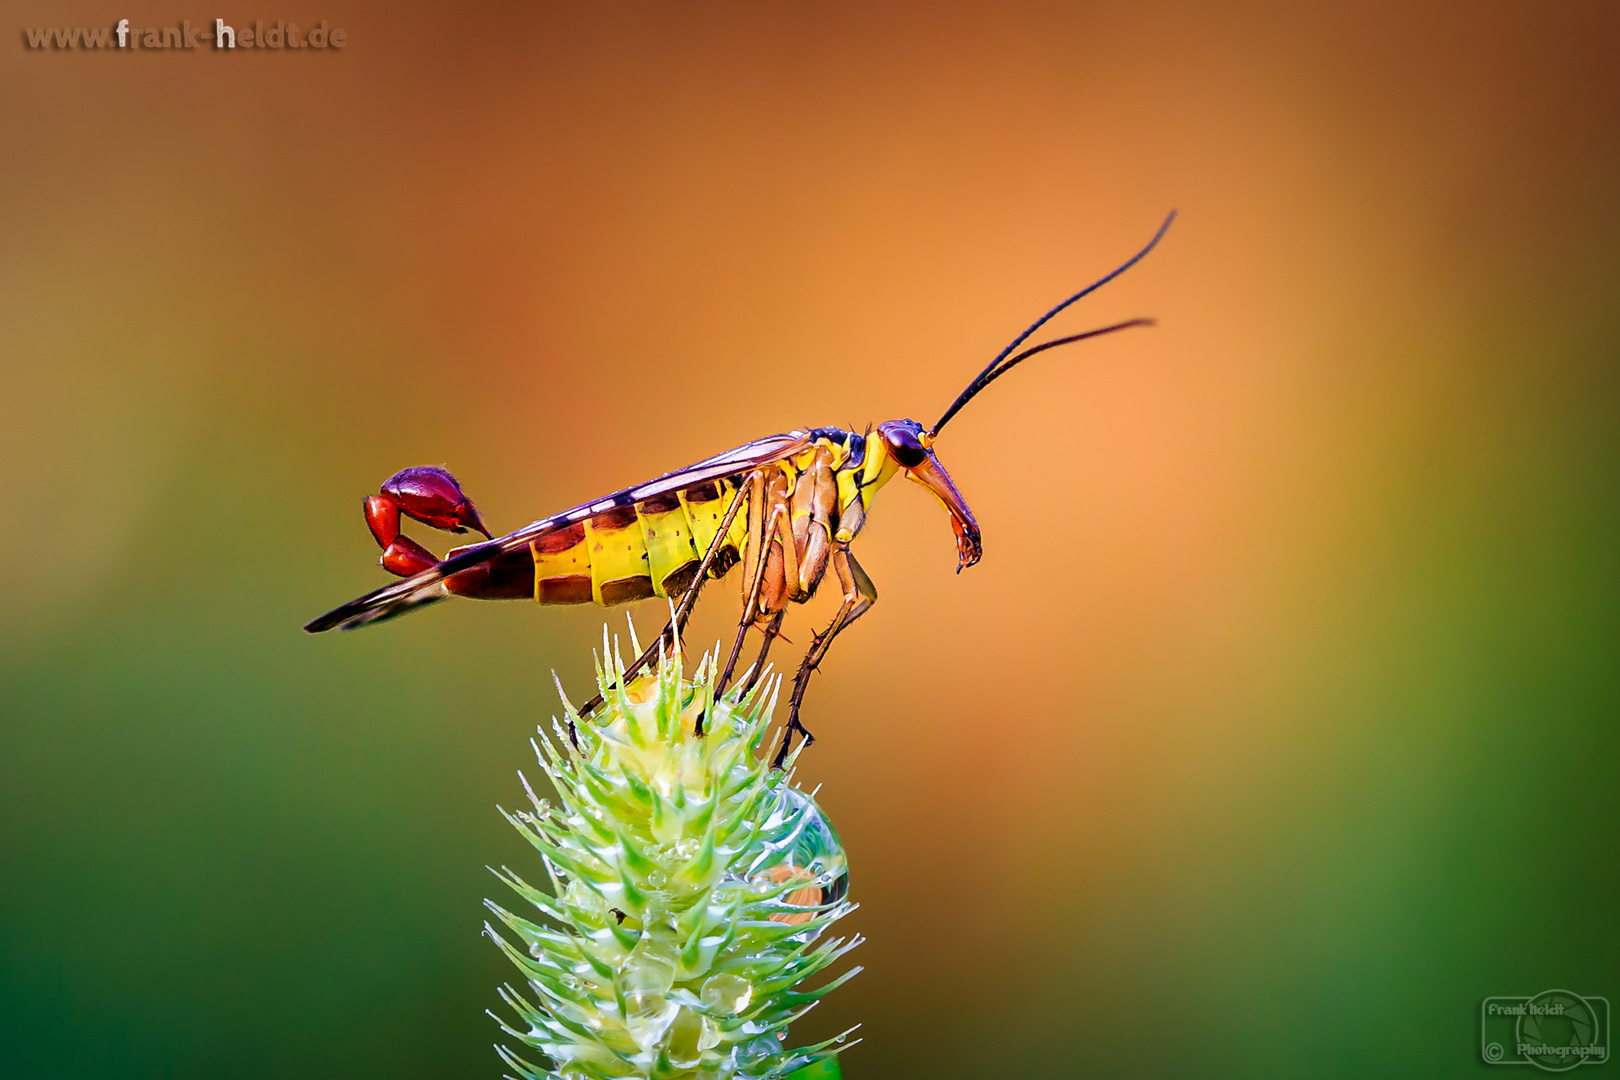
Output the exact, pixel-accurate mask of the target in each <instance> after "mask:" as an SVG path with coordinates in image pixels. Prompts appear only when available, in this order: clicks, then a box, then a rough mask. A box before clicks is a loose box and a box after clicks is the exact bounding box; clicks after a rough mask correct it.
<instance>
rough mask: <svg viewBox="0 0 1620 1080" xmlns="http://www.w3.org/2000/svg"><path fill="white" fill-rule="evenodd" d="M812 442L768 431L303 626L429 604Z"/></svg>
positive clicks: (801, 434)
mask: <svg viewBox="0 0 1620 1080" xmlns="http://www.w3.org/2000/svg"><path fill="white" fill-rule="evenodd" d="M809 444H810V433H809V432H807V431H792V432H788V433H787V434H785V435H769V436H766V437H765V438H763V439H755V440H754V441H753V442H751V443H745V444H743V445H742V446H739V447H737V448H736V449H735V450H728V451H726V452H725V453H723V454H716V455H715V456H714V457H711V458H704V459H703V460H702V461H699V462H698V463H696V464H695V465H689V466H687V467H686V468H684V469H677V470H676V471H674V472H670V473H665V474H664V475H663V476H660V477H658V478H657V479H656V480H649V481H648V482H647V483H645V484H638V485H636V486H635V487H629V488H625V489H624V490H623V491H619V492H615V493H614V494H612V495H609V496H607V497H606V498H602V499H595V500H593V501H591V502H588V503H582V504H580V505H579V506H576V507H574V508H573V509H572V510H565V511H563V512H562V513H560V514H553V515H552V516H551V517H546V518H541V519H540V520H539V521H536V522H533V523H531V524H528V525H525V526H523V528H521V529H518V530H517V531H515V532H510V533H507V534H506V535H505V536H501V537H497V538H496V539H494V540H489V541H486V542H484V543H482V544H477V545H474V546H473V547H470V548H468V549H467V550H466V551H463V552H461V553H460V554H459V555H456V556H455V557H453V558H449V559H446V560H444V561H443V562H441V563H440V564H439V565H437V566H434V567H429V568H428V569H426V570H423V571H422V572H421V573H419V574H414V575H412V576H411V577H408V578H406V579H405V580H403V581H396V582H395V583H393V584H392V585H384V586H383V587H382V588H380V589H374V590H372V591H371V592H369V593H366V594H365V595H364V596H361V597H358V598H356V599H354V600H350V601H349V602H348V603H347V604H344V605H342V606H341V607H336V608H333V609H332V610H331V611H329V612H327V613H326V614H325V615H322V616H320V617H319V618H316V619H311V620H310V621H309V622H308V623H306V624H304V629H305V630H306V631H308V632H309V633H311V634H318V633H321V632H322V631H325V630H331V629H332V628H334V627H339V628H341V629H344V630H353V629H355V628H357V627H361V626H367V625H369V624H371V623H374V622H381V621H383V620H385V619H391V618H394V617H395V616H397V615H403V614H404V613H405V612H407V611H409V610H411V609H413V608H416V607H420V606H422V605H425V604H431V603H433V602H434V601H436V600H441V599H443V598H444V597H446V596H447V595H449V591H448V590H447V589H446V588H445V585H444V579H445V578H447V577H449V576H450V575H451V574H455V573H458V572H460V571H462V570H466V569H468V568H469V567H473V566H477V565H479V564H480V563H483V562H487V561H488V560H490V559H493V558H495V557H496V556H497V555H502V554H505V553H506V552H509V551H517V550H519V549H521V548H525V547H528V546H529V543H530V542H531V541H533V540H538V539H540V538H541V537H543V536H546V535H547V534H549V533H552V532H555V531H556V530H558V529H562V528H566V527H567V526H569V525H572V524H574V523H575V522H576V521H583V520H584V519H586V518H588V517H592V516H594V515H596V514H600V513H602V512H603V511H606V510H611V509H613V508H614V507H618V506H629V505H632V504H634V503H638V502H641V501H642V500H644V499H650V498H653V497H654V496H656V495H664V494H668V493H669V492H672V491H680V490H682V489H685V488H689V487H692V486H693V485H695V484H702V483H706V482H708V481H710V480H718V479H720V478H722V477H726V476H731V475H732V474H734V473H737V472H740V471H742V470H744V469H751V468H754V467H756V466H759V465H766V464H769V463H770V462H773V461H781V460H782V459H783V458H786V457H791V456H792V455H793V454H796V453H798V452H799V451H800V450H802V449H804V448H805V447H806V446H808V445H809Z"/></svg>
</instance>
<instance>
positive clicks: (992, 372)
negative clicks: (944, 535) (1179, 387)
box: [928, 210, 1176, 436]
mask: <svg viewBox="0 0 1620 1080" xmlns="http://www.w3.org/2000/svg"><path fill="white" fill-rule="evenodd" d="M1174 220H1176V212H1175V211H1174V210H1172V211H1170V215H1169V216H1168V217H1166V218H1165V219H1164V224H1163V225H1160V226H1159V231H1158V232H1156V233H1154V234H1153V239H1151V240H1149V241H1148V242H1147V246H1146V247H1144V248H1143V249H1142V250H1141V251H1138V252H1137V253H1136V254H1135V255H1132V256H1131V257H1130V258H1129V259H1127V260H1125V262H1124V263H1122V264H1121V265H1120V266H1119V267H1118V268H1117V269H1115V270H1114V271H1113V272H1112V273H1109V274H1107V275H1105V276H1104V277H1101V278H1098V279H1097V280H1096V281H1093V282H1092V283H1091V284H1090V285H1087V286H1086V287H1085V288H1083V289H1081V290H1080V291H1079V292H1077V293H1075V294H1074V295H1073V296H1071V297H1069V298H1068V299H1067V300H1065V301H1063V303H1061V304H1059V305H1058V306H1057V307H1055V308H1053V309H1052V310H1051V311H1048V312H1047V313H1046V314H1045V315H1042V316H1041V317H1040V318H1038V319H1036V320H1035V321H1034V322H1032V323H1030V324H1029V328H1028V329H1026V330H1025V331H1024V332H1023V333H1022V334H1019V335H1018V336H1017V337H1015V338H1013V339H1012V342H1011V343H1010V344H1009V345H1008V346H1007V347H1006V348H1005V349H1002V350H1001V352H999V353H997V354H996V358H995V359H994V360H992V361H990V363H989V364H988V365H986V367H985V369H984V370H983V371H981V372H979V374H978V375H977V376H976V377H975V378H974V380H973V381H972V382H970V383H968V384H967V388H966V389H965V390H963V391H962V392H961V393H960V394H958V395H957V397H956V400H955V401H953V402H951V407H950V408H948V409H946V410H945V415H944V416H941V417H940V418H939V422H938V423H936V424H935V425H934V426H933V428H932V429H930V430H929V432H928V434H929V435H930V436H933V435H938V434H939V431H940V429H941V428H943V427H944V426H945V424H946V422H947V421H949V420H950V418H951V417H953V416H955V415H956V414H957V413H958V412H960V411H961V410H962V406H964V405H966V404H967V403H968V402H969V401H971V400H972V399H973V395H975V394H977V393H978V392H979V391H980V390H983V389H984V388H985V387H986V386H989V385H990V384H991V383H992V382H993V381H995V380H996V379H997V378H998V377H1000V375H1001V374H1002V373H1003V372H1005V371H1007V370H1008V369H1010V368H1011V367H1012V366H1013V365H1014V364H1016V363H1018V362H1019V361H1020V360H1024V359H1027V358H1028V357H1031V356H1034V355H1035V354H1036V353H1038V352H1044V351H1045V350H1047V349H1053V348H1056V347H1057V346H1059V345H1067V344H1069V343H1070V342H1072V341H1083V340H1084V339H1086V338H1089V337H1097V336H1098V335H1099V334H1109V333H1112V332H1114V331H1115V330H1124V329H1126V328H1127V327H1131V326H1152V325H1153V320H1151V319H1132V320H1130V321H1129V322H1122V323H1116V324H1114V325H1113V326H1105V327H1103V328H1102V329H1100V330H1088V331H1086V332H1085V333H1083V334H1075V335H1073V336H1072V337H1066V338H1058V339H1057V340H1055V341H1048V342H1045V343H1043V344H1040V345H1036V346H1035V347H1033V348H1031V349H1028V350H1026V351H1024V352H1021V353H1019V354H1018V355H1017V356H1015V357H1013V358H1012V360H1010V361H1008V363H1007V364H1006V365H1004V366H1003V365H1002V363H1001V362H1002V361H1003V360H1006V359H1007V355H1008V354H1009V353H1011V352H1012V351H1013V350H1014V349H1016V348H1018V346H1020V345H1022V344H1023V343H1024V342H1025V341H1028V340H1029V336H1030V335H1031V334H1033V333H1034V332H1035V331H1037V330H1039V329H1040V328H1041V327H1043V326H1045V325H1046V324H1047V323H1048V322H1049V321H1051V319H1052V317H1053V316H1055V315H1057V314H1058V313H1059V312H1060V311H1062V310H1063V309H1064V308H1066V307H1068V306H1069V305H1070V304H1072V303H1074V302H1075V301H1076V300H1079V299H1080V298H1082V297H1084V296H1088V295H1090V294H1091V293H1094V292H1096V291H1097V290H1098V289H1100V288H1102V287H1103V286H1104V285H1106V284H1108V283H1109V282H1110V281H1113V280H1114V279H1115V278H1117V277H1119V275H1121V274H1123V273H1124V272H1125V271H1127V270H1129V269H1130V268H1131V267H1133V266H1135V265H1136V264H1137V263H1138V262H1140V261H1141V260H1142V257H1143V256H1144V255H1146V254H1147V253H1148V252H1150V251H1152V250H1153V248H1154V246H1155V245H1157V244H1158V242H1159V240H1160V238H1162V237H1163V236H1164V234H1165V232H1166V231H1167V230H1168V229H1169V228H1170V223H1171V222H1172V221H1174Z"/></svg>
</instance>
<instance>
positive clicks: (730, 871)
mask: <svg viewBox="0 0 1620 1080" xmlns="http://www.w3.org/2000/svg"><path fill="white" fill-rule="evenodd" d="M604 638H605V635H604ZM602 655H603V657H607V658H611V659H607V660H604V659H601V658H599V660H598V665H597V680H598V683H599V685H600V686H601V688H602V693H603V696H604V698H605V703H604V704H603V706H602V708H601V709H600V710H599V711H598V712H597V713H595V714H594V715H592V716H591V717H590V718H588V719H581V718H580V717H579V715H578V714H577V712H575V710H574V708H573V706H571V705H569V704H568V701H567V699H566V697H565V698H564V700H563V704H564V707H565V716H564V720H563V721H562V722H561V723H559V722H558V721H557V720H556V719H553V721H552V728H553V732H554V733H555V737H554V738H553V737H550V736H548V735H547V734H546V732H545V731H544V729H542V730H541V731H540V732H539V742H538V743H537V744H536V747H535V750H536V753H537V755H538V757H539V761H540V767H541V768H542V769H544V770H545V772H546V774H547V775H548V776H549V777H550V779H551V783H552V786H553V788H554V789H555V790H556V794H557V805H555V806H553V805H552V804H551V803H550V802H549V801H548V800H547V799H543V798H538V797H536V796H535V793H534V791H533V789H532V788H530V787H529V784H528V781H527V780H526V779H525V780H524V788H525V790H527V791H528V794H529V800H530V803H531V807H530V808H529V809H524V810H519V811H517V812H514V813H508V812H507V811H505V810H503V811H502V813H503V814H505V816H506V819H507V820H508V821H510V822H511V823H512V825H513V826H514V827H515V828H516V829H517V830H518V832H520V833H521V834H522V835H523V837H524V838H525V839H526V840H528V841H529V843H531V844H533V845H534V847H535V849H536V850H538V851H539V852H540V858H541V863H542V864H543V866H544V867H545V871H546V875H547V877H548V878H549V880H550V883H551V892H550V894H549V895H548V894H547V893H546V892H544V891H542V890H540V889H536V888H534V887H533V886H531V885H529V884H528V883H526V882H525V881H524V880H523V879H521V878H520V877H519V876H518V875H517V874H515V873H514V872H513V871H511V870H509V869H506V868H504V867H503V868H502V869H501V870H500V871H499V872H497V876H498V877H499V878H500V879H501V880H502V881H504V882H505V883H506V884H507V885H508V886H510V887H511V888H512V890H513V891H515V892H516V893H517V894H518V895H519V897H521V898H522V899H523V900H524V901H525V902H526V903H527V904H528V905H529V906H531V907H533V908H534V909H535V910H536V911H538V913H539V915H540V919H538V920H531V919H530V918H527V917H524V916H522V915H518V914H515V913H513V912H511V911H508V910H507V909H506V908H504V907H502V906H501V905H499V904H496V903H494V902H493V901H486V902H485V903H486V905H487V906H488V908H489V909H490V911H492V912H493V913H494V914H495V916H496V917H497V918H498V919H499V921H500V922H501V923H502V924H503V925H504V927H505V929H506V931H508V932H509V936H510V937H511V939H512V940H509V938H508V937H503V936H502V933H501V932H500V931H497V930H496V929H495V928H494V927H493V926H491V925H489V924H487V923H486V924H485V931H486V933H488V935H489V936H490V937H491V938H492V939H494V941H495V942H496V944H498V945H499V946H500V948H501V950H502V951H503V952H505V953H506V955H507V957H508V958H510V959H511V961H512V963H513V964H515V965H516V966H517V968H518V970H519V971H520V972H521V973H522V976H523V983H524V984H525V985H526V990H525V991H520V990H518V989H515V988H514V987H512V986H510V985H508V986H505V987H503V988H502V990H501V996H502V998H503V999H504V1000H505V1001H506V1003H507V1005H508V1006H509V1007H510V1008H511V1009H512V1010H513V1011H514V1012H515V1013H516V1014H517V1021H516V1023H515V1024H514V1023H508V1022H506V1021H504V1020H501V1019H500V1018H499V1017H497V1018H496V1019H497V1021H498V1022H500V1024H501V1026H502V1028H503V1029H504V1030H505V1031H506V1033H507V1034H508V1035H510V1036H512V1037H513V1038H514V1039H517V1040H518V1041H519V1042H521V1043H522V1044H523V1045H524V1047H527V1048H529V1049H531V1050H533V1051H538V1053H539V1054H541V1055H543V1056H544V1058H545V1059H546V1062H547V1063H546V1064H535V1063H532V1062H531V1061H529V1060H526V1059H525V1057H523V1056H521V1055H520V1053H519V1052H518V1051H516V1050H514V1049H511V1048H508V1047H505V1046H502V1047H498V1048H497V1049H498V1050H499V1052H500V1054H501V1056H502V1058H503V1059H504V1060H505V1061H506V1063H507V1065H508V1066H509V1067H510V1068H511V1069H512V1070H514V1071H515V1073H516V1074H517V1075H518V1076H519V1077H522V1078H523V1080H539V1078H541V1077H547V1078H560V1080H587V1078H590V1080H609V1078H619V1077H645V1078H655V1077H656V1078H660V1080H678V1078H685V1077H691V1078H694V1080H695V1078H704V1080H729V1078H737V1080H752V1078H765V1077H784V1076H786V1075H787V1074H789V1073H791V1072H793V1071H795V1070H797V1069H800V1068H803V1067H804V1066H806V1065H810V1064H813V1063H816V1062H819V1061H822V1060H823V1059H826V1058H830V1057H832V1056H833V1055H834V1054H836V1053H838V1052H839V1051H840V1050H842V1049H844V1048H845V1045H841V1044H845V1040H846V1036H847V1035H848V1032H845V1033H844V1035H840V1036H838V1037H837V1038H836V1039H833V1040H829V1041H828V1042H824V1043H818V1044H815V1045H813V1046H803V1047H798V1048H796V1049H788V1048H787V1047H786V1046H785V1045H784V1044H785V1040H786V1039H787V1032H788V1026H789V1024H791V1023H792V1022H793V1021H794V1020H796V1019H798V1018H799V1017H800V1016H803V1015H804V1014H805V1013H806V1012H807V1011H809V1010H810V1009H811V1008H812V1007H813V1006H814V1005H815V1004H816V1002H817V1001H818V1000H819V999H820V998H821V996H822V995H823V994H826V993H827V992H828V991H830V990H832V989H833V988H834V987H836V986H838V985H840V984H841V983H843V982H844V981H845V980H846V979H848V978H850V977H851V976H853V975H854V974H855V973H856V971H859V970H860V969H859V968H854V969H851V970H850V971H848V972H845V973H844V974H843V975H841V976H839V977H838V978H836V979H833V980H832V981H830V982H828V983H825V984H823V985H822V986H820V987H818V988H816V989H812V990H801V989H798V987H800V986H801V985H802V984H803V983H804V982H805V980H807V979H809V978H810V977H812V976H813V975H815V974H816V973H818V972H820V971H821V970H822V969H823V968H826V967H827V966H828V965H829V964H832V963H833V962H834V961H836V960H838V959H839V958H840V957H841V956H843V955H844V953H846V952H848V951H849V950H850V949H852V948H854V947H855V946H856V945H857V944H859V940H860V939H859V938H858V937H856V938H850V939H845V938H841V937H839V938H829V937H826V936H825V931H826V930H827V928H828V927H829V926H831V925H832V923H834V922H835V921H837V920H838V919H839V918H841V917H843V916H844V915H846V914H848V913H849V912H850V911H852V910H854V905H852V904H850V903H849V902H848V901H847V900H846V899H845V894H846V892H847V890H848V882H849V871H848V866H847V863H846V860H845V858H844V852H843V848H842V846H841V845H840V844H839V842H838V835H837V833H835V832H834V831H833V828H832V826H831V825H830V824H829V823H828V822H827V820H826V818H825V817H824V816H823V815H822V813H821V810H820V808H819V807H817V806H816V803H815V801H814V800H813V799H812V798H811V797H810V796H809V795H807V794H805V793H804V792H802V791H800V790H798V788H796V787H794V786H793V784H792V765H793V762H794V761H795V760H796V758H797V755H798V751H794V754H793V755H792V756H790V757H789V759H788V761H787V768H786V769H783V770H773V769H772V768H770V764H769V755H768V754H764V753H762V750H761V747H762V744H763V743H764V736H765V734H766V729H767V728H768V727H769V726H770V720H771V712H772V708H773V706H774V704H775V700H776V694H777V691H778V689H779V686H780V680H779V679H770V680H761V682H760V685H759V686H757V687H756V688H755V689H754V690H753V691H752V692H750V693H748V694H739V693H738V691H737V690H736V689H732V690H730V691H727V692H726V693H724V694H721V695H718V696H717V695H716V694H715V693H714V689H713V682H714V676H715V670H716V665H715V662H714V658H713V656H712V655H705V656H704V658H703V660H702V661H701V662H700V663H699V665H698V670H697V673H696V675H695V676H694V677H693V678H692V679H690V680H688V679H686V678H685V677H684V674H683V671H682V667H681V662H680V659H679V656H680V654H679V651H678V649H677V650H673V651H672V652H671V653H670V654H669V655H668V656H666V657H664V658H663V659H662V660H661V662H660V663H659V665H658V670H657V672H656V674H653V675H650V676H647V677H644V678H641V679H638V680H636V681H634V682H631V683H630V685H629V686H628V687H626V688H624V689H620V688H619V684H620V683H621V682H622V681H623V679H622V675H623V671H624V662H623V660H622V658H620V657H619V656H618V655H617V650H616V649H611V650H610V649H609V648H608V647H607V644H606V641H605V640H604V649H603V654H602ZM604 665H606V666H604ZM700 717H701V718H702V728H701V730H702V731H703V734H702V735H697V734H696V731H697V730H698V725H697V721H698V719H699V718H700ZM568 724H572V725H573V727H574V729H575V731H576V732H577V735H578V745H577V747H576V746H575V745H574V743H573V741H572V740H571V739H570V738H569V735H568V731H567V728H566V726H565V725H568ZM492 1015H493V1014H492ZM847 1045H853V1044H852V1043H851V1044H847Z"/></svg>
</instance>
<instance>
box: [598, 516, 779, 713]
mask: <svg viewBox="0 0 1620 1080" xmlns="http://www.w3.org/2000/svg"><path fill="white" fill-rule="evenodd" d="M749 490H750V489H749V487H748V485H746V484H744V485H741V486H739V487H738V488H737V494H735V495H733V496H732V497H731V505H730V506H728V507H727V508H726V513H725V517H723V518H721V519H720V531H719V532H717V533H715V534H714V539H713V540H711V541H709V550H708V551H706V552H704V554H703V561H702V562H700V563H698V572H697V576H696V577H694V578H693V579H692V583H691V584H690V585H688V586H687V587H686V590H685V591H684V592H682V593H681V599H680V601H679V602H678V603H677V604H676V605H675V617H674V618H673V619H671V620H670V621H669V624H668V625H666V626H665V627H664V629H663V631H662V632H661V633H660V634H659V635H658V638H657V640H655V641H654V642H653V643H652V644H651V645H649V646H647V648H646V649H645V650H644V651H643V652H642V654H641V655H640V656H639V657H637V658H636V662H635V663H633V664H631V665H630V666H629V667H627V668H625V669H624V679H625V681H626V682H629V681H630V680H631V679H632V678H634V677H635V676H636V675H637V674H638V673H639V672H640V671H641V669H642V668H644V667H646V666H647V665H648V664H650V663H652V662H653V661H654V660H655V659H657V658H658V655H659V653H661V652H663V650H665V649H667V648H669V647H670V645H671V644H673V643H674V642H675V640H676V639H677V638H678V637H680V635H681V632H682V631H683V630H685V629H686V620H688V619H690V618H691V617H692V610H693V609H694V608H695V607H697V598H698V593H699V592H700V591H701V590H702V589H703V582H704V579H706V578H707V577H708V576H709V567H711V566H713V565H714V560H715V556H717V555H719V554H720V549H721V548H722V547H724V546H725V541H726V534H727V532H729V531H730V529H731V523H732V521H733V519H735V518H736V516H737V511H738V510H740V509H741V508H742V505H743V503H745V502H746V501H747V500H748V494H749ZM601 706H602V695H601V694H597V695H596V696H595V697H593V698H591V700H589V701H587V702H586V703H585V704H584V705H583V706H581V707H580V710H579V715H581V716H585V715H588V714H589V713H593V712H595V711H596V710H597V709H599V708H601ZM698 723H699V724H702V723H703V721H702V720H701V719H699V720H698ZM698 734H699V735H701V734H703V732H702V730H699V731H698Z"/></svg>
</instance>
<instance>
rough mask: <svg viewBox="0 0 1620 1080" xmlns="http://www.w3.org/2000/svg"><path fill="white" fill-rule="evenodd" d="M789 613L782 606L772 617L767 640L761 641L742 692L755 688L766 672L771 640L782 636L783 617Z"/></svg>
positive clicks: (767, 628)
mask: <svg viewBox="0 0 1620 1080" xmlns="http://www.w3.org/2000/svg"><path fill="white" fill-rule="evenodd" d="M786 615H787V608H782V609H781V610H780V611H778V612H777V613H776V614H775V615H773V616H772V617H771V622H770V625H769V626H767V627H766V628H765V640H764V641H763V642H761V643H760V646H759V655H758V656H757V657H755V658H754V666H753V667H752V668H751V669H750V670H749V672H748V679H747V681H746V682H744V683H743V686H742V692H743V693H745V694H746V693H748V691H750V690H752V689H753V688H754V684H755V683H756V682H758V681H759V677H760V676H761V675H763V674H764V673H765V657H766V654H768V653H769V652H770V651H771V642H773V641H775V640H776V639H777V638H779V637H781V636H782V619H783V617H784V616H786Z"/></svg>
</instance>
